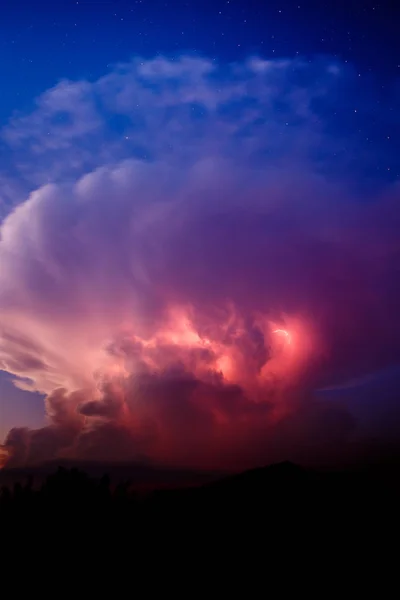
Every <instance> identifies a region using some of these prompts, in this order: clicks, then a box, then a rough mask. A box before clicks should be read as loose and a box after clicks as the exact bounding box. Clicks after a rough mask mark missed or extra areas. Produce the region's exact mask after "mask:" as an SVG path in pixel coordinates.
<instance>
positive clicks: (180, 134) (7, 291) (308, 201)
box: [0, 57, 400, 467]
mask: <svg viewBox="0 0 400 600" xmlns="http://www.w3.org/2000/svg"><path fill="white" fill-rule="evenodd" d="M341 73H342V71H341V67H340V65H337V64H327V63H324V62H316V63H312V64H308V63H304V62H302V61H300V60H294V61H290V60H287V61H264V60H261V59H252V60H250V61H247V62H246V63H245V64H237V65H233V66H231V67H230V68H229V69H225V70H224V69H221V68H220V67H217V66H216V65H214V63H213V62H212V61H209V60H206V59H196V58H189V57H181V58H180V59H175V60H167V59H165V58H157V59H154V60H150V61H144V60H135V61H132V62H131V63H129V64H128V65H121V66H119V67H117V68H116V69H115V70H114V71H113V72H111V73H109V74H108V75H107V76H105V77H103V78H101V79H99V80H97V81H94V82H62V83H60V84H59V85H58V86H57V87H56V88H54V89H53V90H50V91H48V92H46V93H45V94H44V95H43V96H42V97H41V98H39V99H38V101H37V106H36V109H35V110H34V112H33V113H31V114H30V115H25V116H16V117H14V118H13V120H12V121H11V123H10V124H9V126H8V127H7V128H6V129H5V130H4V132H3V138H4V139H5V140H6V141H7V143H8V144H9V145H10V147H11V148H12V152H14V153H16V155H17V156H20V157H21V160H20V163H19V164H20V169H21V170H20V174H19V177H20V178H21V179H24V181H25V184H26V185H27V186H28V187H29V186H30V187H35V186H36V185H39V187H38V188H37V189H35V190H34V191H31V193H30V194H29V196H28V197H27V199H25V200H23V201H21V202H18V203H17V205H16V206H15V207H14V208H13V210H12V211H11V212H9V214H8V215H7V216H6V217H5V218H4V220H3V222H2V225H1V241H0V264H1V270H0V368H1V369H3V370H6V371H8V372H10V373H13V374H14V375H15V376H16V377H17V381H16V384H17V385H19V386H21V387H24V388H25V389H32V390H36V391H40V392H42V393H44V394H46V395H47V398H46V409H47V415H48V419H49V424H48V426H46V427H44V428H42V429H40V430H35V431H31V430H28V429H21V428H16V429H14V430H12V431H11V432H10V434H9V436H8V438H7V439H6V441H5V444H4V446H3V453H5V455H6V456H7V457H8V461H9V464H23V463H32V462H40V461H43V460H46V459H48V458H54V457H61V456H64V457H68V456H69V457H78V458H86V459H89V458H90V459H97V460H122V459H126V460H133V459H139V458H140V459H141V460H145V459H147V460H153V461H158V462H164V463H168V464H176V465H177V464H179V465H190V466H218V467H223V466H242V465H243V466H245V465H249V464H254V463H256V462H260V461H261V462H262V461H264V460H268V459H272V458H277V457H280V456H285V457H287V456H289V455H290V456H291V457H292V458H295V457H296V456H306V455H307V456H308V455H310V453H313V452H315V449H316V448H318V449H319V451H320V450H321V448H325V449H329V451H331V450H332V448H337V447H338V446H340V445H341V444H344V443H345V441H344V440H345V439H346V436H348V435H349V433H350V432H351V431H352V430H353V428H354V427H355V423H354V422H353V419H352V418H351V417H350V416H349V415H348V414H346V412H344V411H343V410H342V409H340V407H339V406H328V405H324V404H323V403H321V402H318V401H317V400H316V399H315V398H314V396H313V390H314V389H315V388H316V387H318V386H320V385H323V384H328V383H332V382H335V381H338V380H341V379H343V378H346V377H350V376H353V375H355V374H358V373H362V372H368V371H369V370H372V369H374V368H376V367H378V366H382V365H385V364H388V363H390V362H391V361H396V360H398V359H399V357H400V342H399V340H400V336H399V333H400V331H399V329H400V323H399V319H398V318H397V306H398V302H399V300H400V298H399V296H400V291H399V290H398V289H397V287H396V285H395V284H394V281H395V280H396V276H397V264H398V256H399V242H398V235H397V231H398V228H397V226H396V224H398V220H399V211H398V208H397V202H396V200H397V199H398V189H396V186H391V187H388V188H387V189H385V190H384V191H381V192H379V194H377V195H376V197H373V198H369V200H368V203H366V202H363V201H362V199H361V198H360V196H359V195H358V194H357V193H356V192H354V186H352V185H351V180H349V179H348V175H347V170H346V168H345V167H346V166H347V162H346V157H345V156H343V159H342V160H341V168H337V161H333V163H334V164H335V165H336V166H335V168H331V167H332V163H331V161H330V160H329V158H327V157H326V156H327V154H329V152H331V153H332V156H333V155H337V150H338V146H339V143H338V138H337V137H335V136H333V135H331V134H330V133H329V132H328V128H327V127H325V124H324V122H323V120H321V110H320V108H318V107H319V106H320V103H321V102H322V103H323V102H324V101H328V100H326V99H329V94H330V92H331V90H332V89H334V87H335V86H336V85H337V80H338V78H340V77H341ZM319 150H320V151H321V156H322V154H323V155H324V156H325V158H324V159H323V160H322V159H320V158H318V159H317V158H316V156H317V155H318V151H319ZM33 157H35V163H33ZM46 182H49V183H46ZM352 188H353V189H352Z"/></svg>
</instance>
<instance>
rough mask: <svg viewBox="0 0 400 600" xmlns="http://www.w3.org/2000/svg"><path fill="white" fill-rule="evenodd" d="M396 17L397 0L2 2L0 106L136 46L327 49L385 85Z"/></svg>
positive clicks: (218, 54) (218, 53) (395, 72)
mask: <svg viewBox="0 0 400 600" xmlns="http://www.w3.org/2000/svg"><path fill="white" fill-rule="evenodd" d="M399 18H400V8H399V7H398V3H396V2H374V1H373V0H363V1H362V2H359V1H357V0H348V1H346V2H345V1H344V0H343V1H342V0H341V1H340V2H321V1H319V0H296V1H295V2H292V1H290V2H289V1H283V0H281V1H277V0H273V1H271V2H269V1H268V2H267V1H266V0H264V1H262V0H226V1H220V0H211V1H210V0H191V1H190V2H184V1H183V0H173V1H165V0H130V1H128V0H112V1H111V0H100V1H96V2H95V1H94V0H93V1H92V0H79V1H76V0H68V1H67V0H60V1H58V2H49V1H45V0H38V1H36V2H31V1H30V0H13V1H12V2H11V1H10V2H4V3H3V4H2V13H1V23H0V33H1V51H2V61H1V66H0V78H1V79H2V81H6V82H7V84H6V85H3V86H2V92H1V114H2V116H5V115H8V114H9V113H10V112H11V111H12V110H14V109H16V108H24V107H26V106H27V104H29V102H31V100H32V98H33V97H34V96H36V95H38V94H39V93H40V92H41V91H42V90H43V89H47V88H48V87H50V86H52V85H54V83H55V82H56V81H58V80H59V79H60V78H64V77H66V78H72V79H76V78H95V77H98V76H99V75H101V74H102V73H103V72H104V70H105V68H106V65H108V64H113V63H115V62H119V61H126V60H127V59H128V58H129V57H130V56H131V55H138V54H139V55H143V56H144V57H149V56H153V55H154V54H157V53H168V54H171V53H172V54H173V53H174V52H179V53H180V52H182V51H188V52H192V53H195V54H206V55H208V56H212V57H215V58H217V59H219V60H237V59H239V58H242V57H243V56H247V55H248V54H251V53H257V54H261V55H263V56H265V57H276V56H290V57H291V56H293V55H296V54H299V55H302V56H313V55H315V54H329V55H332V56H335V57H337V58H339V59H340V60H343V61H348V62H349V63H352V64H354V66H355V68H356V69H357V70H358V71H359V73H360V75H361V76H362V77H365V76H366V75H368V74H369V73H374V74H375V75H376V76H377V77H378V78H379V79H380V81H381V83H382V85H390V82H393V80H394V79H395V78H397V77H398V76H399V74H400V40H399V35H398V22H399Z"/></svg>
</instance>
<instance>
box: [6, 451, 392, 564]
mask: <svg viewBox="0 0 400 600" xmlns="http://www.w3.org/2000/svg"><path fill="white" fill-rule="evenodd" d="M108 466H109V465H108ZM92 467H93V469H94V470H93V472H92V475H89V474H87V473H85V472H83V471H82V470H81V469H77V468H65V467H60V468H59V469H58V470H57V471H56V472H53V473H52V474H49V475H47V476H46V477H45V478H44V479H43V480H42V481H41V483H40V484H39V485H37V486H36V487H35V486H34V483H33V481H32V480H31V481H28V482H27V480H26V478H25V475H26V474H27V473H24V479H23V481H22V482H21V483H18V484H15V485H14V486H11V487H10V486H9V487H8V489H3V490H2V492H1V495H0V531H1V542H2V545H3V547H4V548H7V552H8V555H10V556H13V555H14V556H17V555H18V557H19V552H20V549H21V548H32V547H33V546H32V544H33V545H34V547H36V546H35V544H37V543H38V541H39V540H40V548H41V550H40V552H38V553H37V556H36V554H35V553H34V554H33V555H32V554H29V560H30V561H32V560H33V559H34V558H35V557H36V558H37V559H38V560H40V561H43V560H46V561H47V560H49V557H51V556H52V555H53V554H54V553H55V554H56V555H57V560H59V556H58V554H59V552H61V551H62V552H64V553H67V555H68V556H67V558H66V560H70V555H69V553H70V552H71V550H70V549H72V548H73V556H74V561H75V563H76V562H77V561H78V562H79V561H81V562H82V564H85V565H86V563H88V561H89V563H90V564H92V563H93V566H92V567H91V568H93V569H94V570H95V571H94V572H96V573H97V572H98V571H99V565H100V564H104V568H105V569H108V570H109V569H110V568H111V565H113V566H114V568H115V569H120V568H121V567H120V566H121V564H122V561H126V560H127V559H128V562H129V564H135V565H137V564H138V561H139V560H143V557H147V559H146V560H148V561H149V560H150V561H151V565H155V564H156V563H157V564H161V563H162V564H167V563H168V564H170V565H172V567H171V568H179V569H180V568H181V564H182V561H184V560H185V561H186V560H189V561H192V562H193V561H195V560H196V561H204V560H205V558H207V560H210V557H213V560H216V561H217V562H218V561H222V560H224V561H226V560H228V559H227V557H228V556H229V557H230V560H233V559H235V560H237V559H238V557H240V560H241V561H242V565H243V564H244V562H243V561H249V560H250V558H251V560H253V561H254V560H255V559H259V558H260V557H262V558H263V560H264V562H265V561H266V560H267V558H266V557H268V561H271V560H272V558H274V557H275V556H276V555H278V556H279V553H281V555H282V556H283V557H284V560H285V564H286V568H287V565H288V564H289V563H288V561H289V556H290V557H291V558H290V560H292V561H295V562H300V563H301V562H302V561H304V564H305V565H309V564H310V561H316V560H320V561H323V562H325V563H326V562H327V561H335V560H337V556H338V553H340V557H341V559H343V557H344V556H347V557H348V559H349V560H354V557H355V556H356V557H357V560H361V557H364V558H365V557H368V556H370V555H371V553H376V552H377V549H379V552H380V554H381V555H382V554H383V552H384V551H385V549H388V548H390V547H391V545H393V547H394V545H395V544H397V537H398V534H399V533H400V527H399V524H400V521H399V511H398V506H399V501H400V494H399V488H398V487H397V486H396V485H394V486H393V485H389V484H388V482H389V480H391V481H395V480H398V477H399V471H398V469H397V467H395V466H392V467H388V470H389V472H390V474H391V476H390V477H389V475H388V473H387V472H386V473H385V476H384V477H383V478H382V477H378V476H377V473H376V469H377V470H378V472H379V473H382V472H383V469H382V468H378V466H376V467H374V468H373V469H372V470H371V469H364V470H359V471H357V472H356V471H346V472H343V471H342V472H317V471H312V470H308V469H304V468H301V467H298V466H297V465H294V464H292V463H281V464H277V465H272V466H269V467H265V468H259V469H254V470H250V471H247V472H244V473H240V474H237V475H230V476H226V477H222V478H220V479H219V480H218V481H209V482H207V483H203V484H201V485H197V486H186V487H180V488H178V487H177V488H175V489H169V488H167V487H164V489H158V490H154V491H148V493H146V494H141V493H139V494H138V493H136V492H135V489H134V488H135V486H132V483H131V481H130V480H129V478H128V477H125V475H126V474H128V472H129V471H130V469H131V471H130V472H131V474H132V475H133V476H137V481H139V480H140V481H142V482H143V480H144V477H147V478H148V481H149V480H151V481H154V478H156V477H157V476H160V477H164V476H166V475H165V471H164V470H163V469H161V470H157V469H154V470H150V471H148V470H146V469H147V467H146V468H144V467H142V466H140V465H136V467H135V468H133V466H132V465H130V466H129V467H128V466H127V465H125V466H124V467H122V466H121V471H118V469H117V472H118V474H119V475H123V477H122V479H120V480H119V482H118V481H117V480H116V479H115V483H114V484H113V483H112V481H111V478H110V477H108V476H106V475H103V476H102V477H100V476H97V475H99V474H100V470H101V467H100V465H98V464H97V465H92ZM125 467H126V468H127V469H128V470H127V471H125V470H124V469H125ZM47 468H49V465H47V466H45V467H43V469H44V470H46V469H47ZM141 469H144V470H143V471H142V470H141ZM103 471H104V468H103ZM38 472H40V473H41V476H43V474H44V471H43V470H39V471H38ZM17 473H18V472H17V471H14V475H16V474H17ZM93 473H95V476H94V475H93ZM20 474H22V471H21V472H20ZM33 474H34V471H31V472H30V475H31V476H32V475H33ZM178 474H179V476H182V474H185V472H184V471H182V472H174V476H175V475H178ZM170 475H171V474H170V473H169V475H168V478H167V479H168V481H171V477H170ZM188 475H191V473H190V472H189V474H188ZM139 488H140V486H139ZM13 552H14V554H13ZM194 557H197V558H196V559H195V558H194ZM157 561H158V562H157ZM75 563H74V564H75ZM89 563H88V564H89ZM199 564H201V563H199ZM268 564H270V563H268ZM332 564H333V563H332ZM313 565H314V563H313ZM263 568H265V567H263ZM313 568H315V566H313Z"/></svg>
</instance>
